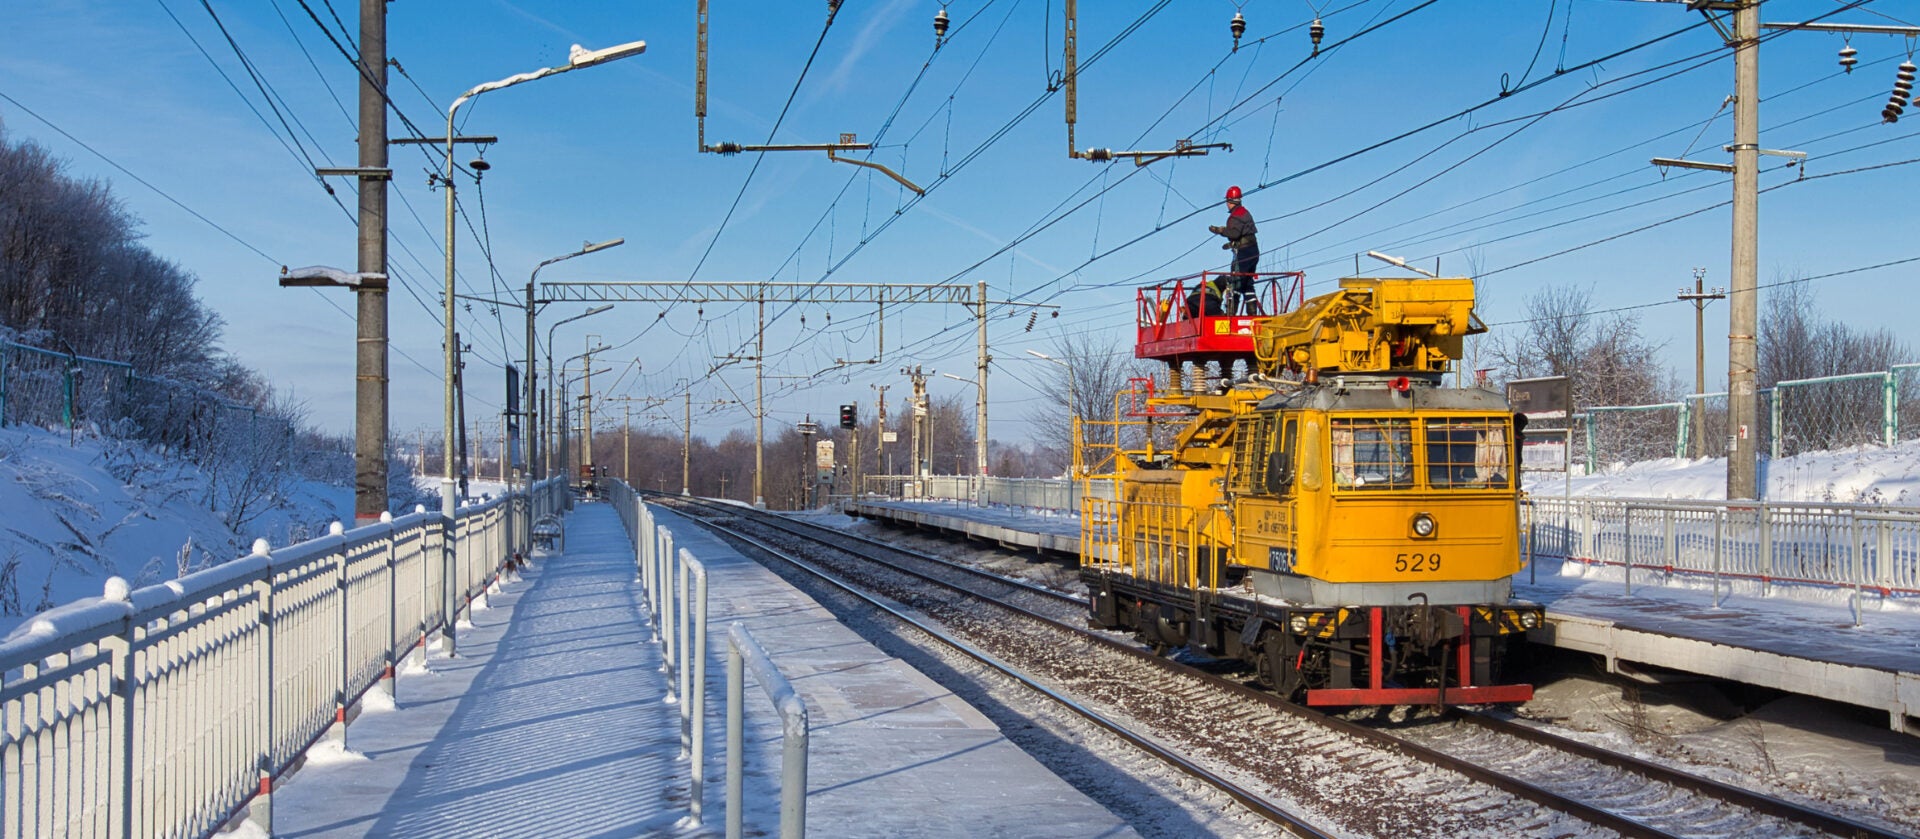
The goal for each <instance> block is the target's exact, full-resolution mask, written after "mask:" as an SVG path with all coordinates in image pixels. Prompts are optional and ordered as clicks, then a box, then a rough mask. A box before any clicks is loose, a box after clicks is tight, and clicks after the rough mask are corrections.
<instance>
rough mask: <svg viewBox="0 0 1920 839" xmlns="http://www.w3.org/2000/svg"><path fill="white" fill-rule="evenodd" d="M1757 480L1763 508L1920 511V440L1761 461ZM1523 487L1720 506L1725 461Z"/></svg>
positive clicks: (1665, 462) (1643, 467) (1542, 480)
mask: <svg viewBox="0 0 1920 839" xmlns="http://www.w3.org/2000/svg"><path fill="white" fill-rule="evenodd" d="M1760 476H1761V480H1762V481H1763V482H1764V484H1765V487H1766V491H1765V492H1764V493H1762V494H1763V495H1764V496H1765V498H1766V500H1768V501H1811V502H1830V503H1842V504H1886V505H1891V506H1899V507H1915V506H1920V440H1906V441H1903V442H1901V443H1900V444H1899V445H1896V446H1893V447H1891V448H1888V447H1883V446H1856V447H1853V448H1848V449H1839V450H1836V451H1830V452H1813V453H1809V454H1802V455H1795V456H1793V457H1783V458H1780V459H1779V460H1762V461H1761V462H1760ZM1526 486H1527V491H1528V492H1529V493H1532V494H1534V495H1541V496H1556V495H1559V494H1561V492H1562V491H1563V489H1564V490H1565V491H1566V492H1568V493H1569V494H1571V495H1575V496H1592V495H1608V496H1619V497H1626V498H1671V499H1677V500H1686V499H1691V500H1700V501H1719V500H1724V499H1725V498H1726V497H1727V459H1726V458H1724V457H1708V458H1700V459H1698V460H1694V459H1688V458H1662V459H1660V460H1648V461H1642V462H1639V463H1616V464H1611V465H1608V466H1603V467H1601V469H1600V471H1598V472H1596V473H1594V474H1592V475H1586V476H1576V477H1574V478H1573V479H1572V480H1570V481H1569V480H1566V479H1565V478H1564V476H1562V475H1561V473H1559V472H1530V473H1528V475H1527V479H1526Z"/></svg>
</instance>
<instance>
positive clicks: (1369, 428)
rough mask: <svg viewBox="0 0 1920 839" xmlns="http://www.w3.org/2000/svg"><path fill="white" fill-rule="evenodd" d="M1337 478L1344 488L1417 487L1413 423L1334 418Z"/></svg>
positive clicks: (1334, 456)
mask: <svg viewBox="0 0 1920 839" xmlns="http://www.w3.org/2000/svg"><path fill="white" fill-rule="evenodd" d="M1333 480H1334V484H1335V485H1336V486H1339V487H1341V488H1343V489H1368V490H1373V489H1406V488H1408V487H1411V486H1413V422H1412V421H1411V420H1404V419H1388V420H1368V419H1336V420H1334V421H1333Z"/></svg>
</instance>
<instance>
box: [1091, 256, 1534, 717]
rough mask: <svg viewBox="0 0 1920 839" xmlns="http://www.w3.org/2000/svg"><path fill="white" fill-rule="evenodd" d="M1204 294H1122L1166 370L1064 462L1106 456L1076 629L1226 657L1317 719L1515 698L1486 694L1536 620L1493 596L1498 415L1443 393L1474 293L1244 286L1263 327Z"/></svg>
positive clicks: (1494, 689)
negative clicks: (1374, 708) (1510, 645)
mask: <svg viewBox="0 0 1920 839" xmlns="http://www.w3.org/2000/svg"><path fill="white" fill-rule="evenodd" d="M1209 279H1210V277H1209V276H1208V275H1199V276H1196V277H1184V278H1180V279H1178V280H1171V281H1168V282H1165V283H1161V284H1158V285H1155V286H1152V287H1149V288H1147V289H1143V290H1141V292H1140V295H1139V300H1138V311H1139V323H1138V343H1137V346H1136V355H1138V356H1139V357H1142V358H1150V359H1155V360H1159V361H1163V362H1165V363H1166V365H1167V375H1166V377H1165V379H1164V382H1162V381H1160V380H1156V381H1148V382H1143V383H1142V387H1141V388H1140V389H1139V391H1137V392H1136V393H1135V394H1134V395H1133V397H1132V398H1131V400H1130V401H1131V408H1130V409H1129V410H1124V411H1123V412H1122V413H1123V414H1125V415H1126V418H1125V419H1124V420H1123V421H1122V422H1118V423H1112V424H1107V425H1101V424H1092V425H1088V426H1084V427H1083V429H1082V434H1081V438H1080V439H1081V442H1080V445H1081V446H1082V447H1083V451H1081V452H1080V453H1078V460H1077V462H1089V463H1092V462H1098V461H1101V460H1103V459H1104V460H1105V461H1106V462H1108V463H1111V464H1112V468H1111V471H1110V472H1108V473H1107V474H1106V475H1105V476H1104V477H1100V478H1091V479H1089V482H1090V485H1089V486H1088V492H1087V493H1086V494H1085V497H1086V498H1087V499H1088V500H1087V501H1086V506H1085V508H1084V509H1083V510H1082V519H1081V520H1082V522H1083V525H1082V526H1083V533H1082V540H1081V543H1082V544H1081V562H1082V571H1081V575H1082V577H1083V578H1084V579H1085V581H1086V582H1087V584H1088V588H1089V591H1090V592H1091V598H1090V603H1089V605H1090V609H1091V613H1092V619H1093V622H1094V623H1095V624H1096V625H1098V626H1102V627H1106V628H1113V629H1128V630H1132V631H1133V632H1135V633H1136V634H1137V635H1138V636H1139V637H1140V638H1141V639H1142V640H1143V641H1145V642H1147V643H1149V644H1153V645H1155V646H1160V647H1177V646H1193V647H1197V648H1203V649H1205V650H1206V651H1208V652H1209V653H1211V654H1213V655H1216V656H1222V657H1229V658H1239V659H1243V660H1245V661H1247V662H1248V663H1250V664H1251V665H1253V666H1254V667H1255V668H1256V669H1257V671H1258V673H1259V674H1260V677H1261V679H1262V680H1263V681H1264V682H1266V683H1267V684H1268V685H1270V686H1271V687H1273V688H1275V689H1276V690H1279V691H1280V692H1282V693H1285V694H1288V695H1290V696H1295V697H1297V698H1303V699H1304V700H1305V701H1306V702H1307V703H1309V704H1314V705H1379V704H1455V703H1462V704H1464V703H1480V702H1517V701H1524V700H1526V699H1528V698H1530V697H1531V695H1532V688H1531V687H1530V686H1528V685H1524V684H1501V683H1499V681H1498V676H1499V673H1498V670H1499V663H1500V659H1501V657H1502V655H1503V651H1504V647H1505V642H1506V641H1507V640H1508V639H1509V638H1510V637H1511V636H1512V635H1514V634H1516V633H1520V632H1524V631H1525V630H1527V629H1531V628H1533V627H1535V626H1537V625H1539V622H1540V620H1541V617H1542V613H1541V610H1540V609H1539V607H1537V606H1535V605H1532V604H1527V603H1520V602H1515V601H1513V600H1512V598H1511V593H1512V577H1513V575H1514V574H1515V573H1516V572H1517V571H1519V570H1520V567H1521V559H1520V546H1519V541H1518V540H1519V536H1518V533H1519V528H1518V512H1519V495H1520V486H1519V481H1518V475H1517V474H1516V472H1517V470H1516V469H1515V464H1516V463H1517V462H1518V457H1517V455H1518V449H1517V444H1518V434H1517V431H1518V429H1517V428H1516V426H1515V424H1516V417H1515V415H1513V414H1512V413H1510V412H1509V410H1508V407H1507V405H1506V403H1505V401H1504V399H1503V398H1502V397H1501V396H1500V395H1499V394H1497V393H1494V392H1492V391H1489V390H1485V389H1481V388H1477V387H1465V388H1462V387H1448V386H1444V384H1443V381H1442V377H1443V375H1444V374H1446V373H1447V372H1449V371H1450V368H1451V366H1452V364H1453V363H1454V361H1455V360H1456V359H1458V358H1459V357H1460V351H1461V344H1462V339H1463V338H1464V337H1465V336H1466V335H1468V334H1472V333H1476V332H1482V331H1484V327H1482V326H1481V325H1480V324H1479V321H1478V320H1477V319H1475V317H1474V315H1473V303H1474V294H1473V281H1472V280H1470V279H1463V278H1447V279H1399V278H1351V279H1345V280H1342V281H1341V283H1340V289H1339V290H1338V291H1335V292H1332V293H1330V294H1325V295H1321V296H1319V297H1315V298H1313V299H1311V300H1304V301H1301V300H1300V297H1301V296H1302V295H1301V293H1300V289H1301V288H1302V277H1301V276H1300V275H1299V274H1297V273H1288V274H1273V275H1260V276H1259V277H1258V278H1257V285H1258V286H1259V287H1260V294H1261V296H1262V297H1263V298H1264V305H1261V306H1259V307H1257V308H1256V307H1248V308H1249V309H1250V310H1253V311H1260V312H1272V313H1278V314H1271V315H1257V314H1256V315H1245V316H1241V315H1235V314H1232V313H1222V312H1221V307H1220V306H1218V305H1216V304H1213V303H1212V301H1210V300H1207V299H1206V298H1207V296H1208V295H1209V294H1211V293H1213V291H1214V290H1215V289H1217V288H1219V287H1221V286H1222V285H1223V284H1219V283H1211V282H1209ZM1289 304H1295V305H1289ZM1096 443H1097V444H1096ZM1096 468H1097V467H1096ZM1102 483H1104V484H1105V486H1104V487H1103V486H1100V485H1099V484H1102Z"/></svg>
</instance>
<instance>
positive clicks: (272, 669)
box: [0, 479, 566, 839]
mask: <svg viewBox="0 0 1920 839" xmlns="http://www.w3.org/2000/svg"><path fill="white" fill-rule="evenodd" d="M565 493H566V484H565V482H564V479H555V480H551V481H546V482H543V483H541V484H537V485H535V486H534V487H533V488H532V489H531V490H530V491H520V492H515V493H511V494H509V495H508V496H505V497H502V498H498V499H494V500H491V501H488V502H486V503H483V504H477V505H471V506H467V507H463V508H461V509H460V510H459V512H458V514H457V515H456V518H455V520H454V521H451V522H449V521H447V520H446V519H445V518H443V517H442V516H441V515H440V514H439V513H437V512H434V513H428V512H425V511H423V510H420V509H419V508H416V512H414V513H413V514H411V515H406V516H401V517H399V518H393V517H392V516H390V515H389V516H383V517H382V520H381V523H379V524H375V525H369V526H366V527H361V528H356V529H354V530H350V531H349V530H344V529H342V528H341V526H340V525H338V524H335V525H334V529H333V531H332V532H331V533H330V534H329V535H327V536H325V537H322V538H319V539H314V540H310V541H307V542H302V543H300V544H298V545H293V546H291V547H286V548H281V549H279V550H269V549H268V546H267V545H266V543H265V542H264V541H261V542H258V543H256V544H255V550H254V552H253V554H251V555H249V556H247V557H244V558H241V559H238V560H234V561H232V562H229V563H226V564H224V565H218V566H215V567H213V568H209V569H206V570H204V571H200V572H198V573H195V574H190V575H188V576H185V577H181V578H179V579H176V580H170V581H168V582H165V583H162V584H160V585H155V586H148V587H145V588H141V589H138V590H134V591H128V590H127V587H126V586H125V584H124V583H121V582H120V581H118V580H117V579H116V580H113V581H110V582H109V583H108V586H107V590H106V593H105V595H104V596H102V597H100V598H95V599H89V600H85V601H80V602H76V603H72V604H68V605H66V606H62V607H59V608H57V609H54V610H51V611H49V612H46V613H43V614H41V615H38V616H36V617H34V618H31V619H29V620H28V621H27V623H25V624H23V625H22V626H21V627H20V629H18V630H16V631H15V632H14V633H13V634H12V635H11V636H9V637H8V638H7V639H6V640H4V641H0V837H6V839H11V837H27V836H101V837H148V836H205V835H208V834H211V833H213V832H215V831H217V830H219V829H220V828H221V827H222V826H223V825H225V824H227V823H228V822H230V821H232V820H233V819H234V818H235V817H236V816H238V815H239V814H240V813H241V812H243V811H246V812H247V813H248V815H249V818H250V820H252V821H255V822H258V823H260V824H261V825H262V826H263V827H265V828H266V829H267V830H269V831H271V829H272V823H271V806H270V801H271V795H270V793H271V791H272V789H273V784H274V781H275V779H276V778H278V777H279V776H280V775H281V774H282V773H284V772H286V771H287V770H288V769H289V768H290V767H291V766H292V765H293V764H294V763H295V762H296V761H297V760H298V758H299V757H300V756H301V755H302V754H303V753H304V752H305V751H306V749H307V748H308V747H309V746H311V745H312V744H313V743H315V742H316V741H318V740H319V739H320V738H322V737H327V736H336V737H344V736H345V728H346V721H347V718H348V711H349V709H351V708H352V707H353V705H354V704H355V703H356V702H357V701H358V700H359V699H360V698H361V697H362V696H363V695H365V694H366V693H367V692H369V691H373V690H380V691H388V692H390V691H392V690H393V684H394V682H393V680H394V675H395V671H396V667H397V665H398V663H399V662H400V661H401V660H402V659H404V658H405V657H406V656H407V655H408V654H410V652H411V651H413V650H415V649H418V648H423V647H424V646H425V645H426V643H427V641H428V638H429V636H431V635H433V634H434V633H436V632H441V631H443V630H444V629H445V628H446V626H447V624H448V622H449V620H458V619H459V617H460V613H461V612H462V611H465V610H466V609H468V608H469V607H470V605H471V603H472V601H473V600H474V599H475V598H476V597H478V596H480V595H482V594H484V593H485V592H486V590H487V587H488V586H489V585H491V584H492V583H493V582H494V581H495V580H497V579H498V577H499V576H500V574H501V573H502V572H503V571H504V570H505V569H506V568H507V567H508V565H509V564H510V563H511V562H513V561H514V560H515V558H516V556H517V555H519V554H520V552H523V551H525V550H526V534H527V532H528V528H527V527H526V523H527V522H529V521H533V520H537V519H539V518H541V517H543V516H545V515H547V514H549V513H552V512H554V511H556V510H558V509H560V508H561V507H562V506H563V505H564V504H565V503H566V498H565ZM450 547H451V548H452V551H451V553H449V552H448V550H447V549H448V548H450ZM447 604H452V608H451V610H449V608H448V606H447ZM449 611H451V614H449Z"/></svg>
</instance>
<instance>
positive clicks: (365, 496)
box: [353, 0, 387, 527]
mask: <svg viewBox="0 0 1920 839" xmlns="http://www.w3.org/2000/svg"><path fill="white" fill-rule="evenodd" d="M386 90H387V3H386V0H360V168H362V169H385V168H387V102H386V98H387V93H386ZM359 180H360V244H359V251H360V254H359V263H358V264H359V268H360V274H361V276H363V277H365V276H368V275H371V274H379V275H380V276H382V277H385V276H386V274H387V179H386V178H384V177H374V176H369V175H361V176H360V179H359ZM354 299H355V301H356V303H357V304H358V312H357V317H356V324H357V325H356V335H355V343H354V389H353V390H354V392H353V523H354V526H355V527H363V526H365V525H369V524H375V523H378V522H379V521H380V514H381V513H384V512H386V511H387V283H386V280H384V279H383V280H381V281H379V282H377V283H375V282H365V283H363V284H362V285H361V286H360V288H359V290H358V291H357V292H356V293H355V294H354Z"/></svg>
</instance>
